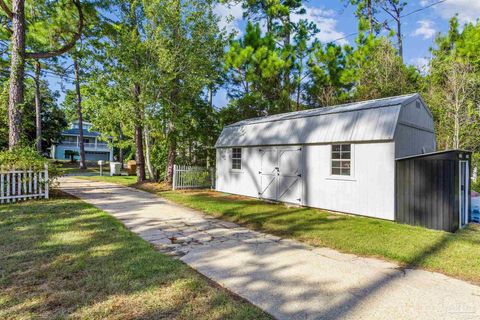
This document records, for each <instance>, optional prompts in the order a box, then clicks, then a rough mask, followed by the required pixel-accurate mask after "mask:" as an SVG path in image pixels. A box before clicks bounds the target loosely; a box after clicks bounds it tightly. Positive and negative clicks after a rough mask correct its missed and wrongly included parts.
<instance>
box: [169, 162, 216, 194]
mask: <svg viewBox="0 0 480 320" xmlns="http://www.w3.org/2000/svg"><path fill="white" fill-rule="evenodd" d="M214 182H215V177H214V170H213V168H205V167H193V166H179V165H175V166H174V167H173V190H177V189H194V188H213V187H214Z"/></svg>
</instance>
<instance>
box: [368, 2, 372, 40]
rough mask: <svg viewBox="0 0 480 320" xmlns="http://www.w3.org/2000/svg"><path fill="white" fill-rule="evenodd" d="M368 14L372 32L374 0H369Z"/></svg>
mask: <svg viewBox="0 0 480 320" xmlns="http://www.w3.org/2000/svg"><path fill="white" fill-rule="evenodd" d="M367 16H368V23H369V25H370V33H373V10H372V0H367Z"/></svg>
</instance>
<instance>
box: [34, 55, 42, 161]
mask: <svg viewBox="0 0 480 320" xmlns="http://www.w3.org/2000/svg"><path fill="white" fill-rule="evenodd" d="M41 71H42V65H41V64H40V61H38V60H36V61H35V129H36V135H35V138H36V145H37V152H38V153H40V154H41V153H42V151H43V150H42V106H41V96H40V95H41V92H40V73H41Z"/></svg>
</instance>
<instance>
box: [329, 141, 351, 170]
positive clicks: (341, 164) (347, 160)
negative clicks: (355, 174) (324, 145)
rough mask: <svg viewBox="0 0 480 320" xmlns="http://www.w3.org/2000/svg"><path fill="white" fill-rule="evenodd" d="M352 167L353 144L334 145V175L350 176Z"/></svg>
mask: <svg viewBox="0 0 480 320" xmlns="http://www.w3.org/2000/svg"><path fill="white" fill-rule="evenodd" d="M351 168H352V145H350V144H333V145H332V172H331V174H332V175H336V176H350V175H351Z"/></svg>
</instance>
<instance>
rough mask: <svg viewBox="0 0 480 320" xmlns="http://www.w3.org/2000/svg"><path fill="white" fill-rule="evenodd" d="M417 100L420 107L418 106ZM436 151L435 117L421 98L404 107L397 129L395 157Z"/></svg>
mask: <svg viewBox="0 0 480 320" xmlns="http://www.w3.org/2000/svg"><path fill="white" fill-rule="evenodd" d="M417 102H419V103H420V105H419V106H420V108H417ZM434 151H436V143H435V133H434V124H433V118H432V116H431V114H430V112H429V111H428V109H427V107H426V106H425V105H424V104H423V102H422V100H421V99H419V98H418V99H416V100H414V101H412V102H410V103H408V104H406V105H404V106H403V107H402V110H401V112H400V115H399V119H398V123H397V128H396V130H395V157H396V158H402V157H408V156H413V155H419V154H423V153H429V152H434Z"/></svg>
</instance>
